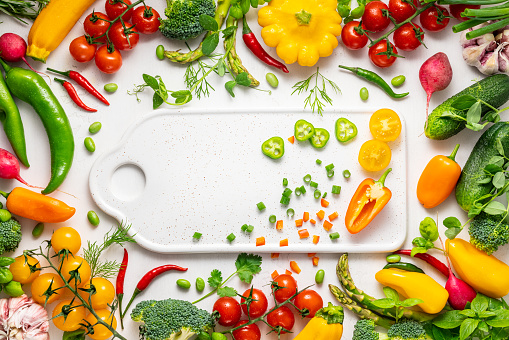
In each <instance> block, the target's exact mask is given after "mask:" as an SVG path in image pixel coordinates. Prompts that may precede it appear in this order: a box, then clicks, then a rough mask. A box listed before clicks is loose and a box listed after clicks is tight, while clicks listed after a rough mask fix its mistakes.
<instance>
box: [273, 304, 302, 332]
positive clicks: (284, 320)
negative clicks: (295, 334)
mask: <svg viewBox="0 0 509 340" xmlns="http://www.w3.org/2000/svg"><path fill="white" fill-rule="evenodd" d="M267 322H268V323H269V325H271V326H272V327H278V326H279V327H282V328H284V329H286V330H288V331H290V330H292V328H293V325H294V324H295V316H294V315H293V313H292V311H291V310H290V308H288V307H286V306H281V307H279V308H278V309H276V310H275V311H273V312H271V313H269V314H268V315H267ZM285 333H286V332H285V331H281V334H285Z"/></svg>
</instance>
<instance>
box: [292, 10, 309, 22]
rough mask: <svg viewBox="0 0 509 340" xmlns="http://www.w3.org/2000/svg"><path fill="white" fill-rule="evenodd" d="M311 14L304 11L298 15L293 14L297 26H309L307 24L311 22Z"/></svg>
mask: <svg viewBox="0 0 509 340" xmlns="http://www.w3.org/2000/svg"><path fill="white" fill-rule="evenodd" d="M311 16H312V15H311V13H309V12H306V11H305V10H302V11H300V12H298V13H295V18H297V22H298V23H299V25H309V22H310V21H311Z"/></svg>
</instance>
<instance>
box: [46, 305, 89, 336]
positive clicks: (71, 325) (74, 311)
mask: <svg viewBox="0 0 509 340" xmlns="http://www.w3.org/2000/svg"><path fill="white" fill-rule="evenodd" d="M78 301H79V300H77V301H75V302H74V303H72V301H71V300H64V301H62V302H60V303H59V304H58V305H57V306H56V307H55V309H53V314H52V316H53V319H52V320H53V324H54V325H55V327H56V328H58V329H60V330H61V331H64V332H72V331H75V330H77V329H78V328H80V327H81V323H82V322H83V319H85V316H86V315H87V313H86V309H85V307H83V306H77V305H80V304H81V302H80V303H78ZM60 313H64V315H65V316H64V315H61V316H59V317H57V318H55V317H56V316H57V315H58V314H60Z"/></svg>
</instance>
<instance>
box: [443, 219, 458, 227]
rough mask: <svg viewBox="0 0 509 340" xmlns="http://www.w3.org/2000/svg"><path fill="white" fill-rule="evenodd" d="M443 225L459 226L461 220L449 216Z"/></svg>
mask: <svg viewBox="0 0 509 340" xmlns="http://www.w3.org/2000/svg"><path fill="white" fill-rule="evenodd" d="M444 226H445V227H446V228H459V227H461V222H460V220H458V219H457V218H456V217H454V216H450V217H447V218H446V219H445V220H444Z"/></svg>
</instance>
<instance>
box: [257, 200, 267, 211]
mask: <svg viewBox="0 0 509 340" xmlns="http://www.w3.org/2000/svg"><path fill="white" fill-rule="evenodd" d="M256 206H257V207H258V210H260V211H262V210H264V209H265V204H263V202H260V203H257V204H256Z"/></svg>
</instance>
